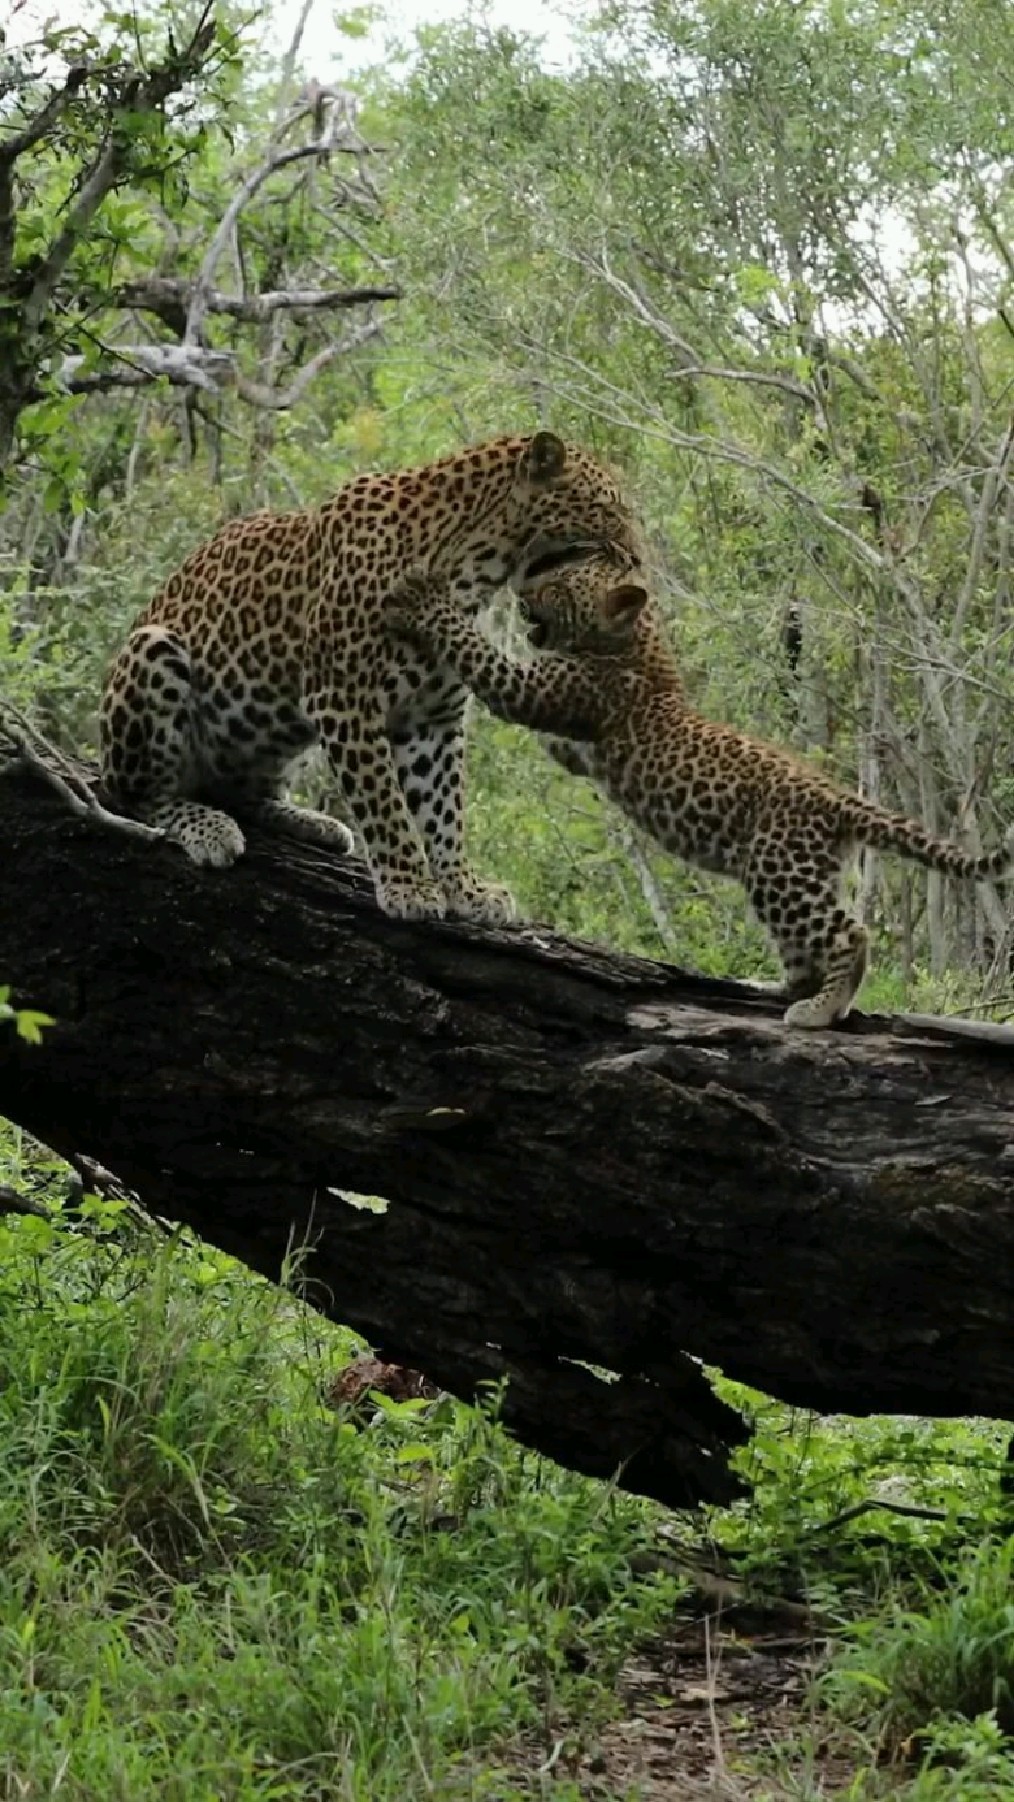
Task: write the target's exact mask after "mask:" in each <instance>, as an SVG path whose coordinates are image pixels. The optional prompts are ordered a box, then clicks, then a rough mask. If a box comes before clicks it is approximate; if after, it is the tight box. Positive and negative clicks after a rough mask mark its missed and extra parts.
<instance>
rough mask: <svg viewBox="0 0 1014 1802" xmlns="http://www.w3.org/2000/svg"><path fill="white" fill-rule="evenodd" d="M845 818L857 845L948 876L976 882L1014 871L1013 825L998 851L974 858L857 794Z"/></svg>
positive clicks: (845, 810) (913, 821) (848, 804)
mask: <svg viewBox="0 0 1014 1802" xmlns="http://www.w3.org/2000/svg"><path fill="white" fill-rule="evenodd" d="M844 816H845V818H844V823H845V824H846V826H847V827H848V829H849V831H850V832H851V833H852V834H853V835H854V838H855V840H856V842H857V843H858V844H861V845H869V846H870V847H871V848H872V849H873V850H876V851H881V850H883V851H898V852H900V854H901V856H902V857H909V858H911V859H912V861H913V862H914V863H921V864H925V865H926V867H927V868H928V869H931V870H943V872H944V873H945V875H948V876H957V877H959V878H960V877H968V876H971V877H974V879H975V880H976V881H977V882H985V881H988V880H989V878H990V877H996V876H1005V875H1007V874H1008V872H1014V826H1012V827H1011V828H1010V830H1009V831H1008V832H1007V833H1006V835H1005V837H1004V841H1003V844H1002V845H1001V846H1000V847H999V849H998V850H996V851H987V852H986V853H985V855H984V856H982V857H973V856H972V855H971V854H970V853H969V852H968V851H963V850H962V849H961V846H960V845H956V844H955V843H954V841H953V840H952V839H947V838H935V837H934V836H933V833H932V832H927V830H926V828H925V826H920V825H919V823H918V821H916V820H909V819H906V817H905V815H904V814H903V813H888V812H887V810H886V809H885V808H880V807H877V806H876V805H875V803H874V802H872V801H864V800H863V799H861V797H859V796H858V795H857V796H856V797H855V799H854V801H853V800H851V798H850V801H849V802H848V803H847V804H846V806H845V809H844Z"/></svg>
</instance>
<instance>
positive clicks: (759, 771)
mask: <svg viewBox="0 0 1014 1802" xmlns="http://www.w3.org/2000/svg"><path fill="white" fill-rule="evenodd" d="M632 578H633V579H632ZM525 608H526V611H527V613H528V616H529V620H530V631H529V637H530V638H531V640H532V643H533V644H534V645H535V646H536V647H537V648H538V651H539V655H537V656H536V657H534V658H533V659H532V660H531V661H530V662H528V663H517V662H515V661H514V660H513V659H512V658H510V657H506V656H504V655H503V654H502V653H501V652H499V651H498V650H497V649H496V647H495V646H494V645H492V644H491V643H490V642H489V640H488V639H487V638H485V637H484V636H483V634H482V633H481V632H480V631H479V630H478V629H477V628H476V626H475V625H474V624H473V622H472V621H471V620H469V619H466V618H465V617H464V616H463V614H462V613H461V611H460V610H459V609H458V608H456V607H455V606H454V605H453V603H452V602H451V601H450V600H449V599H448V597H447V595H446V594H444V593H443V592H436V591H434V590H433V588H432V585H431V584H430V583H429V581H428V580H427V578H426V577H425V576H413V575H409V576H407V577H404V578H402V581H401V582H400V584H399V586H398V589H397V591H396V592H395V593H394V594H393V595H392V596H391V610H390V616H389V617H390V625H391V629H392V630H394V631H397V632H400V633H403V634H404V635H405V636H406V637H407V638H408V640H409V642H410V643H412V644H414V645H415V646H416V648H417V649H419V650H421V651H423V652H424V653H425V654H426V655H428V656H430V657H435V658H439V659H440V661H441V663H442V664H445V665H449V666H450V667H451V668H452V669H453V670H454V671H455V672H456V674H457V675H458V676H459V677H460V679H461V680H462V681H463V682H467V683H468V685H469V687H470V688H471V689H472V691H473V693H475V694H477V695H478V696H479V697H480V699H481V700H482V701H484V702H485V704H486V705H487V707H489V708H490V709H491V710H492V711H493V712H494V713H496V714H498V715H499V716H500V717H501V718H503V719H507V720H512V721H514V722H515V723H516V724H518V725H525V726H531V727H534V728H535V730H536V731H539V732H543V733H551V734H554V735H556V736H554V737H552V738H551V740H550V743H549V749H550V750H551V751H552V752H553V754H554V756H555V757H557V759H558V760H559V762H561V763H562V764H564V766H565V767H566V768H567V769H569V770H571V771H572V772H573V773H574V774H576V775H583V776H590V777H592V779H593V780H594V781H595V782H597V783H598V784H599V785H600V787H602V788H603V789H604V790H605V792H606V794H607V795H609V796H610V798H611V799H612V800H613V801H615V802H617V803H618V804H619V806H621V807H622V808H624V810H625V811H626V812H627V813H628V814H629V815H630V817H631V818H632V819H634V820H636V821H637V822H638V824H639V825H641V826H643V827H644V828H645V830H646V831H648V832H650V833H652V834H653V836H654V837H655V838H656V839H657V840H658V842H659V844H661V845H663V846H664V847H665V849H666V850H667V851H674V852H676V854H677V855H678V856H680V857H684V858H686V859H687V861H688V862H689V863H694V864H697V865H698V866H699V867H700V868H702V869H705V870H717V871H720V872H721V873H722V874H723V875H725V876H733V877H735V878H736V879H737V880H738V881H739V882H741V883H742V884H743V886H744V888H745V889H746V891H747V894H748V895H749V898H750V901H751V903H752V905H753V908H754V911H755V913H756V914H757V916H758V918H759V919H760V921H761V922H762V924H763V925H764V926H765V927H766V928H767V931H768V933H769V935H770V937H771V939H772V941H773V943H774V946H775V949H776V950H777V952H778V954H779V957H780V959H781V962H782V965H783V968H784V970H785V981H784V983H782V984H779V985H778V990H777V992H778V993H779V994H780V995H781V996H782V997H783V998H784V999H785V1000H786V1001H788V1002H790V1003H791V1005H790V1006H789V1007H788V1009H787V1012H786V1015H785V1019H786V1021H787V1023H788V1024H789V1025H791V1026H797V1027H805V1028H817V1027H824V1026H830V1025H832V1024H833V1023H834V1022H835V1021H836V1020H841V1019H843V1018H844V1017H845V1015H846V1014H847V1013H848V1012H849V1009H850V1008H851V1006H852V1003H853V1000H854V999H855V996H856V993H857V991H858V989H859V986H860V984H861V982H862V980H863V976H864V975H865V972H866V960H867V934H866V930H865V928H864V927H863V926H862V925H861V924H860V922H859V921H858V920H856V919H854V918H853V917H852V916H851V914H850V913H849V912H848V910H847V909H846V908H845V907H844V906H843V905H842V893H841V891H842V877H843V872H844V866H845V864H846V862H847V860H848V858H849V855H850V853H851V852H852V850H853V849H854V848H856V847H858V846H860V845H873V846H877V847H878V848H882V849H884V850H890V851H895V852H897V853H899V854H900V855H901V856H902V857H909V858H912V859H914V860H915V861H916V862H918V863H922V864H925V865H927V866H928V867H929V868H930V869H934V870H943V871H946V872H947V874H949V875H951V876H958V877H965V878H968V877H974V878H977V879H978V880H980V881H984V880H986V879H988V878H992V877H997V876H1005V875H1008V874H1010V873H1011V870H1012V868H1014V829H1012V830H1011V831H1010V832H1008V834H1007V837H1006V839H1005V841H1004V843H1003V845H1002V846H1001V847H1000V848H999V849H998V850H996V851H990V852H987V853H986V854H985V855H984V856H982V857H976V856H973V855H971V854H970V853H968V852H966V851H963V850H962V849H961V847H960V846H959V845H955V844H952V843H950V842H948V840H946V839H939V838H935V837H934V836H933V835H932V834H931V833H929V832H927V831H926V828H925V827H924V826H921V825H919V824H918V823H917V822H916V821H915V820H909V819H906V818H905V816H904V815H903V814H896V813H888V812H887V811H886V809H884V808H882V807H878V806H877V805H876V803H875V802H873V801H868V800H866V799H865V798H864V797H863V796H862V795H855V794H849V793H848V792H847V790H845V789H842V788H839V787H838V785H837V784H836V783H835V782H833V781H831V780H830V779H829V778H828V777H827V776H824V775H822V774H821V772H820V771H819V770H816V769H813V768H811V767H808V766H807V765H806V764H805V763H803V762H802V760H801V759H800V758H798V757H795V756H793V755H792V753H791V752H789V751H785V750H781V749H780V748H779V747H778V746H775V745H767V744H764V743H762V742H761V741H760V740H759V739H755V738H751V737H749V736H748V734H747V733H745V732H739V731H737V730H736V728H735V727H733V726H725V725H721V724H719V723H718V722H717V721H716V720H709V719H705V718H704V717H703V715H701V714H699V713H698V712H696V710H695V709H694V708H693V707H691V706H690V705H689V703H688V702H687V699H686V696H685V694H684V691H683V683H682V680H681V677H680V673H679V669H678V667H677V665H676V661H675V658H674V656H673V653H672V650H671V648H670V646H669V644H668V641H667V637H666V632H665V626H664V621H663V619H662V615H661V611H660V609H659V608H658V607H657V605H656V604H654V603H651V602H650V599H649V595H648V592H647V590H646V589H645V587H644V586H643V584H642V581H641V580H640V578H639V575H638V572H637V570H636V569H632V568H631V566H630V564H629V562H628V560H627V559H625V558H623V557H620V558H617V557H616V555H615V554H614V553H610V552H603V553H600V554H597V555H595V556H593V557H591V558H589V559H587V560H585V561H584V562H583V563H582V564H581V565H580V566H579V567H574V568H571V569H567V570H563V571H560V572H557V573H556V574H554V575H552V576H551V577H550V578H549V579H548V580H547V581H546V583H545V584H544V585H542V586H540V587H539V588H538V589H537V591H536V592H534V593H532V594H530V595H529V597H528V599H527V601H526V603H525Z"/></svg>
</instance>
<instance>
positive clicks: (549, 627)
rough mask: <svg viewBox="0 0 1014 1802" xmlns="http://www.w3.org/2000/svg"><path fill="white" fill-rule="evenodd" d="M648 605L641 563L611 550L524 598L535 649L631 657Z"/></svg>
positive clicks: (550, 579) (556, 573)
mask: <svg viewBox="0 0 1014 1802" xmlns="http://www.w3.org/2000/svg"><path fill="white" fill-rule="evenodd" d="M647 606H648V590H647V588H645V586H644V584H643V582H642V581H641V579H640V576H639V571H638V565H637V563H635V562H634V560H633V559H632V558H631V557H630V556H628V555H626V554H625V553H624V552H622V551H619V550H617V549H615V548H614V547H611V546H610V547H607V548H606V549H603V550H600V551H597V552H596V553H595V555H594V556H591V557H588V558H586V559H585V561H584V562H582V563H578V564H574V565H572V566H570V567H568V568H566V569H557V570H555V571H554V573H553V574H552V575H551V576H549V577H548V579H547V578H545V577H544V578H543V580H542V582H541V584H540V585H539V586H538V587H537V588H535V589H534V590H533V591H532V592H531V593H528V594H526V595H525V597H524V599H523V601H522V604H521V611H522V615H523V616H524V618H525V619H526V620H527V622H528V638H529V641H530V642H531V643H532V644H533V645H534V646H535V648H536V650H540V651H542V650H546V651H563V652H568V653H572V654H575V655H579V656H585V657H596V656H598V657H617V656H627V657H631V656H633V655H634V654H635V652H636V650H637V642H638V637H639V633H638V623H639V621H641V619H642V616H643V615H644V611H645V608H646V607H647Z"/></svg>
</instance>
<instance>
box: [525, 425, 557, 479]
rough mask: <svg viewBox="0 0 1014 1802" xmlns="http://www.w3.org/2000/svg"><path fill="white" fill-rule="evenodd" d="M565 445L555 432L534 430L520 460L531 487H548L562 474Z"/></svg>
mask: <svg viewBox="0 0 1014 1802" xmlns="http://www.w3.org/2000/svg"><path fill="white" fill-rule="evenodd" d="M566 461H567V446H566V445H565V444H564V442H563V439H562V438H558V437H557V436H556V433H555V432H536V433H535V436H534V437H533V439H532V442H531V444H530V445H529V446H528V449H527V450H526V452H525V454H524V458H523V461H522V465H521V467H522V470H523V472H524V474H525V476H526V477H527V479H528V481H529V482H531V484H532V487H533V488H548V487H550V485H551V484H552V483H553V482H555V481H556V480H557V478H558V477H559V476H561V475H562V474H563V469H564V465H565V463H566Z"/></svg>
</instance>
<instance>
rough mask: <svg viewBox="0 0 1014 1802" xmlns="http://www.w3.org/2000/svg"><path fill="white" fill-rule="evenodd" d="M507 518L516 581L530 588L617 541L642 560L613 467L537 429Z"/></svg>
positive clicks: (637, 532) (519, 468)
mask: <svg viewBox="0 0 1014 1802" xmlns="http://www.w3.org/2000/svg"><path fill="white" fill-rule="evenodd" d="M503 524H504V527H505V529H506V532H507V534H508V535H509V536H510V537H511V538H513V540H514V544H515V549H516V556H515V561H514V566H513V568H512V569H511V572H510V578H509V579H510V580H511V581H512V583H513V586H514V588H515V589H516V591H517V593H518V594H519V595H522V596H524V595H526V594H528V593H530V592H532V591H533V590H534V589H536V588H538V587H539V586H540V585H541V584H542V583H544V582H545V580H546V578H547V576H550V575H552V574H554V573H555V572H557V571H560V570H564V569H568V568H570V567H571V566H573V565H575V564H577V563H580V562H582V561H583V560H584V559H585V558H587V557H589V556H590V555H592V554H593V553H594V552H595V551H597V550H599V549H601V547H602V546H604V545H609V544H615V545H617V546H619V547H622V549H623V550H624V551H625V552H626V553H627V554H628V555H629V556H630V558H631V561H632V562H633V563H637V562H640V560H641V558H642V556H643V554H644V552H643V541H642V535H641V528H640V524H639V522H638V519H637V517H636V514H635V513H634V511H633V509H632V508H631V506H630V503H629V501H628V500H627V499H626V497H625V495H624V493H623V489H622V487H621V484H620V482H619V480H618V479H617V477H616V476H615V475H614V474H613V473H612V471H611V470H609V469H607V468H606V467H605V466H604V465H603V464H602V463H599V462H598V461H597V460H596V459H595V458H594V457H592V456H591V455H590V454H589V453H588V452H587V451H585V450H582V449H581V447H580V446H579V445H576V444H565V443H564V441H563V439H562V438H558V437H556V435H555V433H553V432H536V433H535V435H534V436H533V437H532V438H530V439H528V440H527V441H525V442H524V443H523V445H522V448H521V451H520V455H519V456H518V458H517V463H516V467H515V471H514V478H513V482H512V484H511V488H510V492H509V494H508V497H507V500H506V503H505V509H504V519H503Z"/></svg>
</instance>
